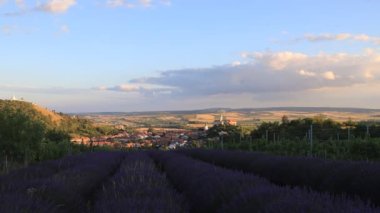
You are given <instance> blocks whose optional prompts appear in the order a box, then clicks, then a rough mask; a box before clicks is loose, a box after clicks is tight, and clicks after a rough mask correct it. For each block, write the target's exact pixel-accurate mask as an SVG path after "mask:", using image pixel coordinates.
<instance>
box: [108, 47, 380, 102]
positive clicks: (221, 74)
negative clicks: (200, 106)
mask: <svg viewBox="0 0 380 213" xmlns="http://www.w3.org/2000/svg"><path fill="white" fill-rule="evenodd" d="M242 57H243V58H244V59H245V60H249V61H248V62H247V63H241V64H239V63H233V65H223V66H216V67H211V68H201V69H184V70H175V71H165V72H162V73H161V74H160V75H159V76H158V77H148V78H139V79H134V80H132V81H130V83H129V84H126V85H122V86H116V87H103V88H102V89H103V90H112V91H120V92H140V93H142V94H145V93H146V92H147V91H149V92H150V93H153V92H157V93H159V92H162V91H165V93H166V94H170V95H171V96H172V97H192V96H211V95H222V94H253V95H254V94H256V95H258V94H263V93H282V92H300V91H307V90H315V89H321V88H336V87H346V86H352V85H356V84H363V83H369V82H376V81H378V80H380V54H378V53H376V52H373V51H367V52H365V53H363V54H358V55H351V54H345V53H337V54H318V55H307V54H303V53H297V52H275V53H273V52H256V53H243V54H242ZM146 85H150V86H149V87H147V86H146ZM152 85H153V86H152Z"/></svg>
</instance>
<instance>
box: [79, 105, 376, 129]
mask: <svg viewBox="0 0 380 213" xmlns="http://www.w3.org/2000/svg"><path fill="white" fill-rule="evenodd" d="M221 114H222V115H223V116H224V117H225V118H226V119H230V120H234V121H237V123H238V124H239V125H243V126H244V125H248V126H252V125H253V126H254V125H257V124H259V123H261V122H273V121H280V120H281V118H282V117H283V116H284V115H286V116H288V118H289V119H290V120H294V119H299V118H301V119H302V118H310V117H314V116H323V117H326V118H330V119H332V120H334V121H337V122H344V121H347V120H352V121H367V120H379V117H380V110H374V109H357V108H318V107H310V108H307V107H304V108H302V107H301V108H300V107H293V108H292V107H284V108H257V109H255V108H252V109H210V110H193V111H167V112H136V113H121V112H120V113H118V112H114V113H84V114H79V115H80V116H82V117H84V118H87V119H89V120H92V121H93V122H95V123H96V124H98V125H125V126H129V127H148V126H153V127H157V128H158V127H189V128H199V127H203V126H204V125H205V124H209V125H210V124H212V123H213V122H214V121H215V120H218V119H219V118H220V115H221Z"/></svg>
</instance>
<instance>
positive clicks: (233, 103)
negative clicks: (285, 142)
mask: <svg viewBox="0 0 380 213" xmlns="http://www.w3.org/2000/svg"><path fill="white" fill-rule="evenodd" d="M378 8H380V2H379V1H375V0H363V1H356V0H355V1H354V0H345V1H343V0H336V1H325V0H322V1H308V0H289V1H280V0H269V1H252V0H251V1H248V0H246V1H243V0H238V1H231V0H229V1H227V0H218V1H217V0H191V1H189V0H187V1H185V0H170V1H169V0H134V1H127V0H124V1H123V0H87V1H84V0H83V1H82V0H0V62H1V63H0V64H1V65H0V76H1V77H0V98H3V99H7V98H9V97H11V96H12V95H16V96H17V97H23V98H24V99H26V100H29V101H31V102H35V103H38V104H41V105H44V106H47V107H49V108H54V109H56V110H58V111H63V112H86V111H145V110H177V109H199V108H208V107H265V106H270V107H272V106H347V107H367V108H380V101H377V100H380V99H379V98H380V95H378V94H377V93H379V92H377V91H378V89H380V83H379V80H380V51H379V46H380V32H379V31H380V28H379V27H378V20H380V13H378ZM347 91H349V92H347Z"/></svg>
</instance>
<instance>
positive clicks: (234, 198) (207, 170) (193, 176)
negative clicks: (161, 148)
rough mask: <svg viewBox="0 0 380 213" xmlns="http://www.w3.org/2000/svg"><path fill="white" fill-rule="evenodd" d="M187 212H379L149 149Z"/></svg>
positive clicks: (358, 203) (365, 205) (363, 205)
mask: <svg viewBox="0 0 380 213" xmlns="http://www.w3.org/2000/svg"><path fill="white" fill-rule="evenodd" d="M150 155H151V156H152V157H153V158H154V160H155V161H156V162H157V163H158V164H159V165H160V166H162V168H163V170H164V171H165V172H166V174H167V176H168V178H169V179H170V181H171V182H172V184H173V185H174V186H175V187H176V188H177V189H178V190H180V191H182V192H183V193H184V195H185V197H186V198H187V201H188V203H189V208H190V211H191V212H345V213H346V212H379V211H380V210H379V209H373V208H372V207H370V206H368V205H367V204H365V203H363V202H362V201H360V200H351V199H347V198H345V197H343V196H341V197H334V196H330V195H328V194H325V193H317V192H312V191H308V190H305V189H300V188H289V187H285V186H284V187H280V186H276V185H274V184H272V183H270V182H269V181H267V180H266V179H263V178H260V177H257V176H254V175H252V174H244V173H242V172H238V171H233V170H229V169H224V168H221V167H217V166H214V165H212V164H208V163H205V162H202V161H198V160H194V159H192V158H189V157H186V156H184V155H181V154H178V153H172V152H166V153H164V152H152V153H150Z"/></svg>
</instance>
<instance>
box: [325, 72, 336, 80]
mask: <svg viewBox="0 0 380 213" xmlns="http://www.w3.org/2000/svg"><path fill="white" fill-rule="evenodd" d="M322 76H323V77H324V78H325V79H327V80H335V79H336V75H335V73H334V72H333V71H327V72H324V73H323V74H322Z"/></svg>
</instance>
